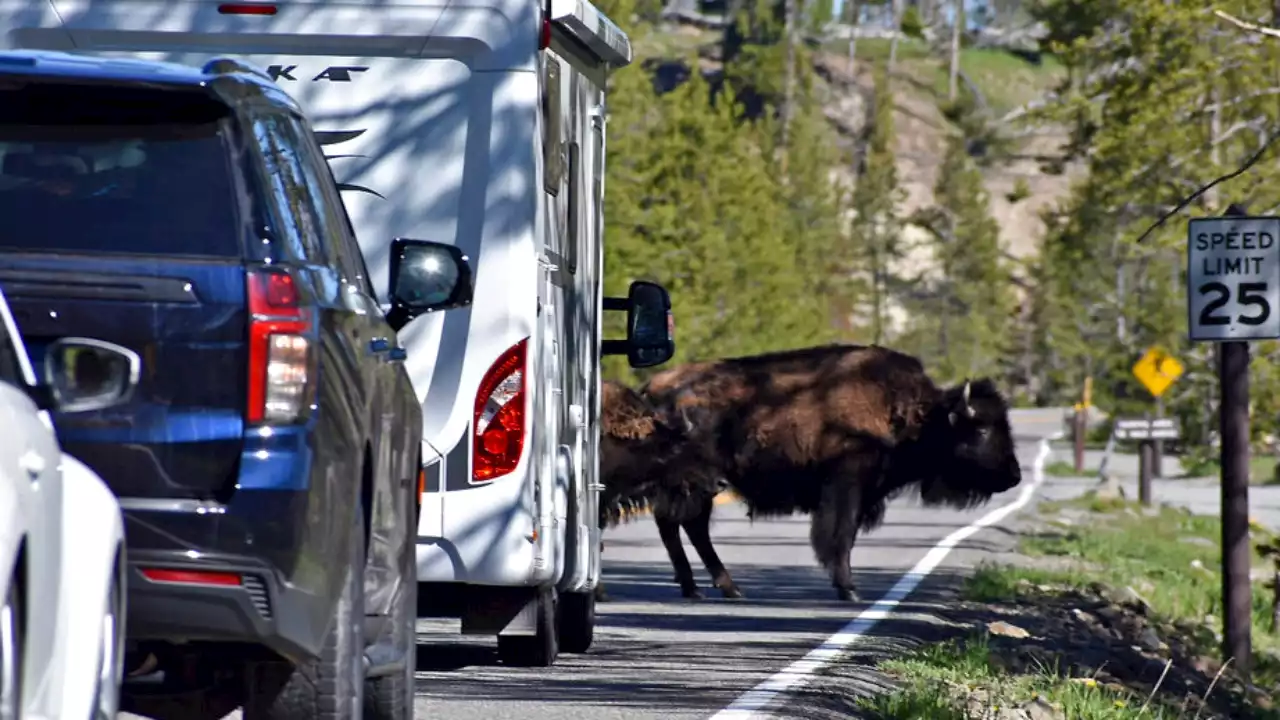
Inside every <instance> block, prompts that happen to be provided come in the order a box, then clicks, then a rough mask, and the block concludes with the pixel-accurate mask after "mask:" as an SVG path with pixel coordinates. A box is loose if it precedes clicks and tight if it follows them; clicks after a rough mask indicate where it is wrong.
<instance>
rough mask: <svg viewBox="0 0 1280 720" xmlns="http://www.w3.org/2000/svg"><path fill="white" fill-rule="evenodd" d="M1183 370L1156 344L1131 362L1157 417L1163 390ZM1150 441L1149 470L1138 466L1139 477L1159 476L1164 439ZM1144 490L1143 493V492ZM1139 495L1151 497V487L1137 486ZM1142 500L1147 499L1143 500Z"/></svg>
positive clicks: (1162, 412) (1184, 369) (1174, 359)
mask: <svg viewBox="0 0 1280 720" xmlns="http://www.w3.org/2000/svg"><path fill="white" fill-rule="evenodd" d="M1185 371H1186V368H1184V367H1183V366H1182V363H1181V362H1179V361H1178V359H1177V358H1176V357H1174V356H1172V355H1170V354H1169V353H1167V352H1165V350H1164V348H1162V347H1160V346H1158V345H1153V346H1151V347H1149V348H1147V351H1146V352H1145V353H1143V354H1142V357H1141V358H1138V362H1136V363H1134V364H1133V376H1134V377H1136V378H1137V379H1138V382H1140V383H1142V385H1143V387H1145V388H1146V389H1147V392H1149V393H1151V395H1152V396H1153V397H1155V399H1156V418H1157V419H1158V418H1161V417H1163V416H1164V403H1163V402H1161V399H1162V398H1163V396H1164V393H1165V391H1167V390H1168V389H1169V388H1170V387H1171V386H1172V385H1173V383H1174V381H1175V380H1177V379H1178V378H1179V377H1182V373H1183V372H1185ZM1152 443H1153V444H1152V446H1151V458H1150V462H1149V463H1148V464H1149V466H1150V472H1149V473H1148V474H1147V475H1143V474H1142V472H1141V468H1140V471H1139V473H1138V476H1139V477H1148V478H1150V477H1161V473H1160V456H1161V455H1163V454H1164V441H1163V440H1161V439H1156V440H1154V441H1152ZM1144 492H1145V495H1144V494H1143V493H1144ZM1139 495H1142V496H1143V497H1145V498H1148V499H1149V498H1150V497H1151V488H1150V487H1145V488H1144V487H1143V486H1139ZM1143 502H1144V503H1145V502H1147V501H1146V500H1144V501H1143Z"/></svg>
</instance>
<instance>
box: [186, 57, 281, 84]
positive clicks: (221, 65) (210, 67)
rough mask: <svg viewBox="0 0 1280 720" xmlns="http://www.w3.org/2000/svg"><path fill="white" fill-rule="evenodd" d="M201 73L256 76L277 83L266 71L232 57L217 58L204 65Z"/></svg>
mask: <svg viewBox="0 0 1280 720" xmlns="http://www.w3.org/2000/svg"><path fill="white" fill-rule="evenodd" d="M201 71H202V72H203V73H204V74H206V75H227V74H230V73H245V74H246V75H255V76H257V77H259V78H261V79H263V80H269V81H271V82H275V79H274V78H272V77H271V76H270V75H269V74H267V72H266V71H265V70H262V69H261V68H259V67H257V66H256V65H252V64H250V63H247V62H245V61H243V60H238V59H236V58H230V57H217V58H214V59H212V60H210V61H209V62H207V63H205V64H204V67H203V68H201Z"/></svg>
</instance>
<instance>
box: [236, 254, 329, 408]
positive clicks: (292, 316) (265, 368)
mask: <svg viewBox="0 0 1280 720" xmlns="http://www.w3.org/2000/svg"><path fill="white" fill-rule="evenodd" d="M246 280H247V282H248V286H249V398H248V407H247V408H246V409H245V413H246V416H247V420H248V422H249V423H250V424H253V423H261V422H291V421H295V420H299V419H301V418H302V417H303V416H304V415H305V414H306V413H307V412H308V411H309V410H310V407H311V401H312V399H313V398H314V396H315V387H314V386H315V382H314V379H315V353H314V352H313V350H312V342H311V338H310V337H309V336H310V331H311V316H310V313H308V312H307V310H306V309H305V308H303V307H302V304H301V302H300V301H299V299H298V288H297V286H296V285H295V284H294V280H293V276H292V275H290V274H289V273H288V271H286V270H282V269H280V268H257V269H254V270H250V271H249V273H248V277H247V278H246Z"/></svg>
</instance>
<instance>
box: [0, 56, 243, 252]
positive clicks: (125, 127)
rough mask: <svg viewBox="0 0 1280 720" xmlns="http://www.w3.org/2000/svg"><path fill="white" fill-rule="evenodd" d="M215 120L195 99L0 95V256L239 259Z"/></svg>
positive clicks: (223, 124) (219, 121)
mask: <svg viewBox="0 0 1280 720" xmlns="http://www.w3.org/2000/svg"><path fill="white" fill-rule="evenodd" d="M0 81H3V76H2V75H0ZM227 112H228V111H227V110H226V108H225V107H222V106H221V105H217V104H215V103H214V101H213V100H211V99H208V98H206V97H203V96H201V95H198V94H196V93H186V92H173V91H168V92H165V91H157V90H149V89H136V88H120V87H116V88H108V87H102V86H87V85H74V84H67V85H59V84H48V83H45V84H34V83H33V84H30V85H26V86H25V87H22V88H20V89H16V90H15V89H11V88H7V87H0V218H4V222H3V223H0V247H4V248H17V249H23V250H33V251H45V252H48V251H54V252H56V251H65V252H78V251H83V252H111V253H117V252H119V253H143V254H147V255H169V254H182V255H213V256H240V255H241V252H242V242H241V230H242V226H241V224H240V221H239V217H240V213H239V212H238V203H237V202H236V185H235V184H234V182H233V181H232V177H233V176H232V167H233V165H232V162H231V152H230V148H231V147H232V145H231V143H230V142H229V141H228V137H227V134H228V132H229V130H228V129H229V124H228V122H227V120H226V119H225V118H226V116H227Z"/></svg>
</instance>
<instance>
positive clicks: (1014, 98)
mask: <svg viewBox="0 0 1280 720" xmlns="http://www.w3.org/2000/svg"><path fill="white" fill-rule="evenodd" d="M890 42H891V41H890V40H887V39H884V38H862V39H860V40H858V54H857V57H858V59H859V60H861V61H862V62H867V61H870V62H872V63H874V64H876V65H878V66H879V65H883V64H885V63H886V62H888V60H889V45H890ZM848 47H849V43H848V41H847V40H840V41H836V42H832V43H828V44H827V46H826V48H825V49H826V50H827V52H830V53H833V54H837V55H844V54H847V53H848ZM898 61H899V65H898V70H899V73H900V74H902V75H903V76H905V77H907V78H910V79H912V80H914V81H915V83H916V84H917V86H918V87H919V88H920V89H921V90H924V91H927V92H929V93H930V94H932V95H934V96H936V97H937V98H939V99H942V98H946V96H947V90H948V85H949V83H950V77H949V75H948V68H947V62H946V59H945V58H942V57H939V56H937V55H932V54H930V53H929V48H928V46H927V45H926V44H925V43H924V42H923V41H921V40H914V39H906V40H900V41H899V43H898ZM960 68H961V70H963V71H964V72H965V74H966V75H968V76H969V78H970V79H972V80H973V83H974V85H976V86H977V87H978V89H979V91H981V92H982V94H983V96H984V97H985V98H986V99H987V102H988V103H989V104H990V106H991V110H992V112H993V113H994V114H995V115H996V116H997V117H998V116H1000V115H1003V114H1004V113H1006V112H1008V111H1010V110H1012V109H1014V108H1016V107H1018V106H1020V105H1023V104H1025V103H1028V102H1030V101H1032V100H1035V99H1036V98H1038V97H1040V96H1041V95H1043V94H1044V93H1045V92H1046V91H1048V90H1049V89H1051V88H1052V87H1054V86H1055V85H1056V84H1057V83H1058V81H1059V80H1060V79H1061V78H1062V77H1063V75H1064V74H1065V72H1066V70H1065V69H1064V68H1063V66H1062V63H1060V62H1059V61H1058V60H1057V58H1055V57H1053V56H1051V55H1042V56H1041V63H1040V64H1039V65H1033V64H1031V63H1029V62H1027V61H1026V60H1023V59H1022V58H1020V57H1017V56H1016V55H1012V54H1010V53H1007V52H1004V51H1002V50H992V49H979V48H967V49H964V50H961V51H960Z"/></svg>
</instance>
